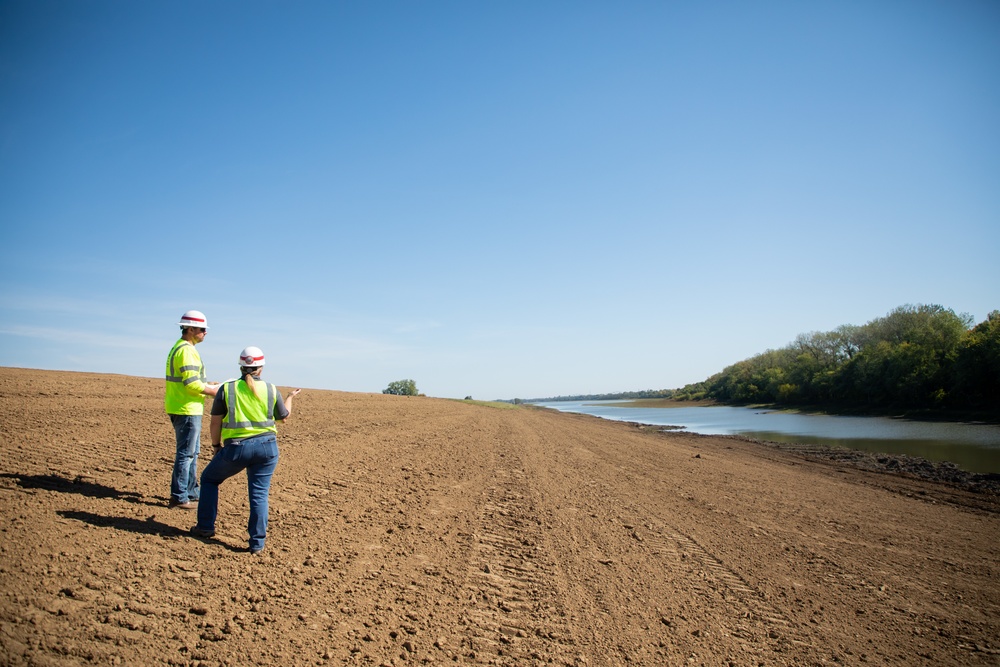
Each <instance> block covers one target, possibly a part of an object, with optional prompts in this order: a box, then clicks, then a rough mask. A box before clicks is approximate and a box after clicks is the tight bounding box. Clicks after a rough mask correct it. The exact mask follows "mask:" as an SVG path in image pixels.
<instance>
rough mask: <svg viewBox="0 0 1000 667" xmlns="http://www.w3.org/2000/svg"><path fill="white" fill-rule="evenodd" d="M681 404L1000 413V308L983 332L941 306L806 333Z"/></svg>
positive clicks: (694, 387)
mask: <svg viewBox="0 0 1000 667" xmlns="http://www.w3.org/2000/svg"><path fill="white" fill-rule="evenodd" d="M671 397H672V398H674V399H677V400H696V399H713V400H716V401H719V402H723V403H770V404H778V405H789V406H825V407H831V408H843V409H847V410H856V411H885V410H961V411H983V412H987V413H994V414H995V413H997V412H1000V311H996V310H994V311H992V312H991V313H990V314H989V315H988V316H987V318H986V319H985V320H984V321H982V322H980V323H979V324H976V325H975V326H973V319H972V317H971V316H969V315H956V314H955V312H954V311H952V310H950V309H947V308H944V307H942V306H938V305H916V306H913V305H906V306H900V307H899V308H896V309H895V310H893V311H892V312H890V313H889V314H888V315H886V316H885V317H879V318H876V319H874V320H872V321H870V322H868V323H867V324H864V325H860V326H855V325H844V326H841V327H838V328H837V329H835V330H833V331H827V332H813V333H808V334H801V335H799V336H798V337H797V338H796V339H795V341H794V342H793V343H791V344H789V345H787V346H786V347H783V348H781V349H778V350H767V351H766V352H763V353H761V354H758V355H756V356H753V357H751V358H749V359H745V360H743V361H740V362H737V363H735V364H733V365H731V366H729V367H727V368H725V369H723V370H722V372H720V373H717V374H716V375H713V376H712V377H710V378H708V379H706V380H704V381H703V382H698V383H694V384H690V385H687V386H686V387H683V388H682V389H678V390H675V391H673V392H672V396H671Z"/></svg>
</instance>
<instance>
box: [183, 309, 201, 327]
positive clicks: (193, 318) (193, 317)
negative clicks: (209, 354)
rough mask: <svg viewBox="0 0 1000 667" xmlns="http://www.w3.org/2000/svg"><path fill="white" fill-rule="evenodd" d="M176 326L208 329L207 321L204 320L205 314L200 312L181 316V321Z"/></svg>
mask: <svg viewBox="0 0 1000 667" xmlns="http://www.w3.org/2000/svg"><path fill="white" fill-rule="evenodd" d="M177 324H179V325H181V326H182V327H198V328H200V329H207V328H208V320H206V319H205V313H203V312H201V311H200V310H189V311H187V312H186V313H184V314H183V315H181V321H180V322H178V323H177Z"/></svg>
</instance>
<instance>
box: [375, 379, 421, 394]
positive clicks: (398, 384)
mask: <svg viewBox="0 0 1000 667" xmlns="http://www.w3.org/2000/svg"><path fill="white" fill-rule="evenodd" d="M382 393H383V394H392V395H394V396H416V395H417V383H416V382H414V381H413V380H395V381H393V382H390V383H389V386H388V387H386V388H385V389H383V390H382Z"/></svg>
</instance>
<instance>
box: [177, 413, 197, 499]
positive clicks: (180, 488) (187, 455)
mask: <svg viewBox="0 0 1000 667" xmlns="http://www.w3.org/2000/svg"><path fill="white" fill-rule="evenodd" d="M170 423H171V424H173V425H174V435H175V436H176V437H177V453H176V455H175V456H174V472H173V474H172V475H171V476H170V497H171V498H173V499H174V500H176V501H178V502H181V503H186V502H188V501H189V500H195V501H197V500H198V493H199V489H198V454H199V453H201V415H170Z"/></svg>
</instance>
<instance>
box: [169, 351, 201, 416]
mask: <svg viewBox="0 0 1000 667" xmlns="http://www.w3.org/2000/svg"><path fill="white" fill-rule="evenodd" d="M166 375H167V389H166V393H165V394H164V398H163V406H164V408H165V409H166V411H167V413H168V414H171V415H200V414H204V412H205V396H204V395H203V394H202V393H201V390H202V389H204V388H205V382H206V378H205V364H203V363H201V355H200V354H198V351H197V350H196V349H194V345H192V344H191V343H189V342H188V341H186V340H184V339H183V338H181V339H180V340H178V341H177V342H176V343H174V346H173V347H172V348H170V354H168V355H167V373H166Z"/></svg>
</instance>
